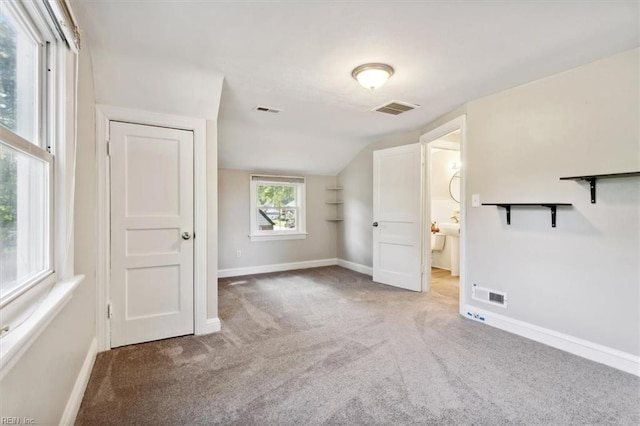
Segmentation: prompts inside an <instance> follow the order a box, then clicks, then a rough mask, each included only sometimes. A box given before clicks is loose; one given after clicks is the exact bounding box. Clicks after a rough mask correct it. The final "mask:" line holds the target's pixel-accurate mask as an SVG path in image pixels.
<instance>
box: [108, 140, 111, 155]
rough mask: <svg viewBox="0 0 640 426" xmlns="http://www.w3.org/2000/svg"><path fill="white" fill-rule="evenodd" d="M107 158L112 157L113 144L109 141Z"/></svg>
mask: <svg viewBox="0 0 640 426" xmlns="http://www.w3.org/2000/svg"><path fill="white" fill-rule="evenodd" d="M107 157H111V142H109V141H107Z"/></svg>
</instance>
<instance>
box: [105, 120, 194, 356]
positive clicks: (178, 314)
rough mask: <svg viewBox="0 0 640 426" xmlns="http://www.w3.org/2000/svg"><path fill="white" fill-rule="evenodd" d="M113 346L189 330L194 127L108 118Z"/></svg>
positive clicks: (159, 337) (190, 312)
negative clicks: (185, 128) (119, 120)
mask: <svg viewBox="0 0 640 426" xmlns="http://www.w3.org/2000/svg"><path fill="white" fill-rule="evenodd" d="M109 144H110V145H109V146H110V160H111V279H110V297H111V313H112V317H111V347H116V346H122V345H128V344H132V343H140V342H147V341H151V340H157V339H164V338H167V337H174V336H181V335H185V334H191V333H193V226H194V224H193V132H190V131H186V130H176V129H168V128H164V127H154V126H144V125H140V124H130V123H120V122H115V121H112V122H111V123H110V142H109Z"/></svg>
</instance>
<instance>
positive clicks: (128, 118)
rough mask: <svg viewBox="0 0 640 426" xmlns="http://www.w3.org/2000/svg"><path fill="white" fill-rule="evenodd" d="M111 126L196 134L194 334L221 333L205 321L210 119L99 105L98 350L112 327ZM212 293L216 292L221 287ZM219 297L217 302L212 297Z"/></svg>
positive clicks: (214, 324)
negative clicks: (109, 312)
mask: <svg viewBox="0 0 640 426" xmlns="http://www.w3.org/2000/svg"><path fill="white" fill-rule="evenodd" d="M109 121H125V122H130V123H136V124H146V125H151V126H160V127H171V128H176V129H183V130H191V131H193V143H194V146H193V148H194V162H193V168H194V169H193V170H194V234H195V240H194V289H193V290H194V291H193V297H194V321H193V323H194V332H195V334H206V333H211V332H214V331H218V330H220V322H219V321H218V319H217V318H207V300H209V299H215V300H217V294H216V295H210V294H208V289H207V273H208V271H207V237H208V230H207V152H206V148H207V145H206V141H207V135H206V129H207V126H206V120H203V119H197V118H190V117H182V116H176V115H168V114H159V113H154V112H148V111H140V110H135V109H129V108H120V107H114V106H109V105H96V161H97V174H98V176H97V195H96V197H97V210H98V211H97V227H98V229H97V234H98V235H97V250H96V287H97V289H96V293H97V295H96V303H97V306H96V328H97V329H96V334H97V337H98V351H105V350H109V349H111V342H110V337H109V336H110V324H109V320H108V318H107V305H108V303H109V294H110V289H109V279H110V277H109V265H110V264H111V259H110V252H111V247H110V243H109V232H110V229H109V211H110V198H109V183H110V177H109V166H108V157H107V142H108V140H109ZM211 291H216V292H217V287H216V288H214V289H212V290H211ZM212 296H215V297H212Z"/></svg>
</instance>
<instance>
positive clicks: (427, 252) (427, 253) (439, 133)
mask: <svg viewBox="0 0 640 426" xmlns="http://www.w3.org/2000/svg"><path fill="white" fill-rule="evenodd" d="M456 130H460V161H461V162H462V165H463V169H462V170H461V173H460V298H459V301H458V309H459V312H460V314H461V315H464V304H465V303H464V301H465V300H466V299H465V297H466V280H465V278H466V261H465V259H466V249H467V244H466V228H467V221H466V220H465V219H466V216H467V214H466V210H467V203H466V198H467V197H466V173H465V172H464V165H465V164H466V156H467V154H466V146H467V144H466V115H461V116H459V117H456V118H454V119H453V120H451V121H448V122H446V123H444V124H442V125H441V126H438V127H436V128H435V129H433V130H431V131H429V132H427V133H425V134H423V135H422V136H420V142H421V143H422V144H423V146H424V148H425V149H423V153H424V156H425V158H424V163H425V164H426V165H427V167H424V168H423V172H424V176H423V181H424V182H431V176H430V174H431V170H430V167H428V165H429V164H431V157H430V149H428V148H429V147H428V144H429V143H431V142H433V141H435V140H437V139H440V138H441V137H443V136H446V135H448V134H449V133H451V132H454V131H456ZM420 198H421V199H422V211H423V214H422V229H423V230H424V232H422V236H423V241H422V259H423V262H424V263H423V265H424V266H423V270H422V291H423V292H427V291H429V288H430V285H431V233H430V232H427V231H426V230H428V229H429V227H430V224H431V203H429V200H430V199H431V189H430V185H423V191H422V194H421V197H420Z"/></svg>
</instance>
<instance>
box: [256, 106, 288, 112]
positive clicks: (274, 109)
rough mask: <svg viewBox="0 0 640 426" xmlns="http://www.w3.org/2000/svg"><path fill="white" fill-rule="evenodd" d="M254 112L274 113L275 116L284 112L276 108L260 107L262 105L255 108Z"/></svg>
mask: <svg viewBox="0 0 640 426" xmlns="http://www.w3.org/2000/svg"><path fill="white" fill-rule="evenodd" d="M254 110H255V111H258V112H271V113H273V114H277V113H279V112H280V111H282V110H280V109H276V108H269V107H266V106H260V105H258V106H257V107H255V108H254Z"/></svg>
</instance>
